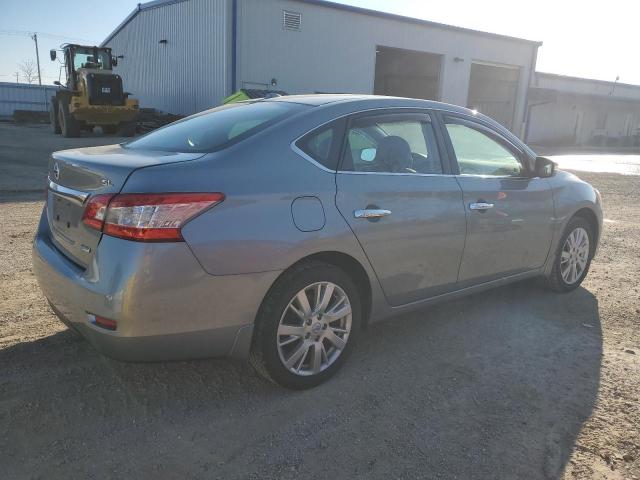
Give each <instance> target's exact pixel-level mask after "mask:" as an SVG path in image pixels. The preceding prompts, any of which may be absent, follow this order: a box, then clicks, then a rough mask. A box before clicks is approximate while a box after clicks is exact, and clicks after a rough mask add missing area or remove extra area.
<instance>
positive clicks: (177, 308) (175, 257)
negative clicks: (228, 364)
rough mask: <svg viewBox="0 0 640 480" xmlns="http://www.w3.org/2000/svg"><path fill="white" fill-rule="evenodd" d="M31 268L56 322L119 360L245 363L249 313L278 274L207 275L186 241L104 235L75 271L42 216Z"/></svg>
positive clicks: (252, 313) (251, 316)
mask: <svg viewBox="0 0 640 480" xmlns="http://www.w3.org/2000/svg"><path fill="white" fill-rule="evenodd" d="M33 267H34V272H35V275H36V277H37V279H38V283H39V284H40V287H41V289H42V291H43V292H44V294H45V296H46V297H47V299H48V300H49V303H50V304H51V306H52V308H53V310H54V311H55V313H56V314H57V315H58V317H59V318H60V319H61V320H62V321H63V322H64V323H66V324H67V325H69V326H70V327H72V328H74V329H76V330H77V331H78V332H80V333H81V334H82V335H83V336H84V337H85V338H86V339H87V340H88V341H89V342H91V344H92V345H93V346H94V347H95V348H96V349H97V350H98V351H100V352H102V353H103V354H105V355H107V356H109V357H112V358H115V359H118V360H126V361H163V360H177V359H189V358H199V357H218V356H234V357H239V358H244V357H246V356H247V355H248V353H249V349H250V345H251V336H252V332H253V322H254V319H255V315H256V312H257V310H258V308H259V306H260V303H261V302H262V299H263V298H264V295H265V294H266V292H267V290H268V289H269V287H270V286H271V285H272V283H273V281H275V279H276V278H277V276H278V274H279V272H266V273H258V274H248V275H226V276H213V275H210V274H208V273H206V272H205V271H204V270H203V269H202V267H201V266H200V264H199V263H198V261H197V260H196V258H195V257H194V255H193V254H192V253H191V250H190V249H189V247H188V246H187V245H186V244H185V243H180V242H178V243H139V242H131V241H126V240H121V239H117V238H112V237H108V236H103V238H102V240H101V242H100V244H99V246H98V248H97V250H96V253H95V256H94V259H93V261H92V262H91V264H90V265H89V266H88V268H87V269H82V268H80V267H78V266H77V265H75V264H74V263H72V262H71V261H69V260H68V259H67V257H65V256H64V255H63V254H62V253H61V252H60V251H59V250H58V249H57V248H56V247H55V245H54V244H53V243H52V241H51V238H50V233H49V228H48V225H47V220H46V216H45V215H43V217H42V218H41V220H40V225H39V228H38V233H37V234H36V237H35V239H34V243H33ZM94 316H100V317H104V318H107V319H110V320H115V321H116V322H117V329H116V330H115V331H111V330H107V329H105V328H103V327H101V326H98V325H97V324H96V323H95V321H94V319H95V317H94Z"/></svg>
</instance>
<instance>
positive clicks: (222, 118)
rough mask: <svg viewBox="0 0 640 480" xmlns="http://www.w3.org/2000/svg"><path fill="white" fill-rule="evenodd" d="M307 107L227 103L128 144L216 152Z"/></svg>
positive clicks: (171, 150)
mask: <svg viewBox="0 0 640 480" xmlns="http://www.w3.org/2000/svg"><path fill="white" fill-rule="evenodd" d="M305 108H310V107H308V106H306V105H300V104H297V103H286V102H255V103H236V104H231V105H224V106H222V107H218V108H214V109H213V110H207V111H206V112H203V113H199V114H196V115H193V116H191V117H188V118H185V119H184V120H180V121H178V122H176V123H172V124H171V125H167V126H166V127H163V128H160V129H158V130H155V131H153V132H151V133H149V134H147V135H145V136H143V137H140V138H139V139H136V140H133V141H131V142H129V143H127V144H126V145H125V147H126V148H133V149H139V150H159V151H163V152H200V153H206V152H213V151H216V150H220V149H222V148H226V147H228V146H230V145H232V144H234V143H237V142H239V141H241V140H244V139H246V138H248V137H250V136H251V135H255V134H256V133H258V132H259V131H261V130H264V129H265V128H267V127H268V126H270V125H273V124H274V123H277V122H279V121H281V120H283V119H284V118H285V117H287V116H289V115H293V114H294V113H297V112H299V111H300V110H304V109H305Z"/></svg>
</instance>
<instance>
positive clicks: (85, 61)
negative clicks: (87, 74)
mask: <svg viewBox="0 0 640 480" xmlns="http://www.w3.org/2000/svg"><path fill="white" fill-rule="evenodd" d="M62 53H63V55H64V70H65V76H66V80H67V81H66V86H67V88H69V89H70V90H77V83H78V71H79V70H81V69H87V70H98V71H100V70H102V71H105V72H104V73H110V72H111V70H112V69H113V67H114V66H115V65H117V60H116V58H115V57H113V56H112V55H111V49H110V48H98V47H91V46H86V45H75V44H65V45H63V46H62ZM50 56H51V60H56V58H57V51H56V50H51V52H50Z"/></svg>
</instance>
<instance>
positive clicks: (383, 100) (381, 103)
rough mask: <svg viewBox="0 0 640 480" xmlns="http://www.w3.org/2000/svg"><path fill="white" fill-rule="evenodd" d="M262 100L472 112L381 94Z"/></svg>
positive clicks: (430, 101) (438, 103)
mask: <svg viewBox="0 0 640 480" xmlns="http://www.w3.org/2000/svg"><path fill="white" fill-rule="evenodd" d="M261 101H264V102H288V103H300V104H303V105H309V106H314V107H318V106H322V105H328V104H335V103H341V104H358V103H362V104H367V106H368V107H372V106H375V107H380V108H385V107H394V106H397V107H417V108H432V109H436V110H447V111H450V112H459V113H466V114H470V113H472V110H469V109H468V108H464V107H460V106H457V105H451V104H448V103H442V102H436V101H434V100H421V99H418V98H404V97H387V96H383V95H361V94H322V93H319V94H309V95H285V96H279V97H271V98H266V99H264V100H261Z"/></svg>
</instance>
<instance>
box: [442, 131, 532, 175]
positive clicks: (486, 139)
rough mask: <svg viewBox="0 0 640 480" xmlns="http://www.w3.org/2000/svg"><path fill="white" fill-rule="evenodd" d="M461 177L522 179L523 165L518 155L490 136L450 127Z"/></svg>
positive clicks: (450, 135)
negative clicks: (518, 177) (480, 176)
mask: <svg viewBox="0 0 640 480" xmlns="http://www.w3.org/2000/svg"><path fill="white" fill-rule="evenodd" d="M447 132H448V133H449V138H450V139H451V143H452V144H453V150H454V151H455V154H456V158H457V160H458V166H459V167H460V174H462V175H492V176H515V177H517V176H520V175H522V171H523V168H522V164H521V163H520V162H519V161H518V159H517V158H516V156H515V155H514V154H513V153H512V152H511V151H509V150H508V149H507V148H506V147H504V146H503V145H501V144H500V143H499V142H498V141H497V140H494V139H493V138H491V137H490V136H489V135H487V134H485V133H483V132H481V131H479V130H475V129H473V128H471V127H467V126H466V125H459V124H455V123H449V124H447Z"/></svg>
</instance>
